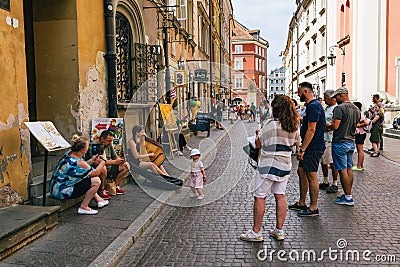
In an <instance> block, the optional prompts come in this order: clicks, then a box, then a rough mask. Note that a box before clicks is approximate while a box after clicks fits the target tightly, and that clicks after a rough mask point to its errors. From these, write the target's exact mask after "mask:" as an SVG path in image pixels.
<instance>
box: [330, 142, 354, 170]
mask: <svg viewBox="0 0 400 267" xmlns="http://www.w3.org/2000/svg"><path fill="white" fill-rule="evenodd" d="M354 148H355V145H354V143H353V142H339V143H333V144H332V158H333V164H334V165H335V169H336V170H338V171H341V170H344V169H351V167H352V166H353V164H352V159H353V154H354Z"/></svg>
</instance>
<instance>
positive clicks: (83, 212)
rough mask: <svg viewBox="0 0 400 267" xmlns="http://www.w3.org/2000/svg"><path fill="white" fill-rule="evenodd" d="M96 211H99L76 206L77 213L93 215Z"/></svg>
mask: <svg viewBox="0 0 400 267" xmlns="http://www.w3.org/2000/svg"><path fill="white" fill-rule="evenodd" d="M98 212H99V211H98V210H94V209H89V210H84V209H81V208H78V214H83V215H95V214H97V213H98Z"/></svg>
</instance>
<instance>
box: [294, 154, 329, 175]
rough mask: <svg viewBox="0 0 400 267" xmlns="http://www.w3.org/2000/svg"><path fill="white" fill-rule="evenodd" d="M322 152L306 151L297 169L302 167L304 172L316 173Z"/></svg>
mask: <svg viewBox="0 0 400 267" xmlns="http://www.w3.org/2000/svg"><path fill="white" fill-rule="evenodd" d="M323 154H324V151H323V150H322V151H307V150H306V152H305V153H304V155H303V160H302V161H300V162H299V167H302V168H303V169H304V171H305V172H317V171H318V166H319V162H320V160H321V157H322V155H323Z"/></svg>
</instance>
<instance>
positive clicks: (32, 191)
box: [29, 172, 53, 198]
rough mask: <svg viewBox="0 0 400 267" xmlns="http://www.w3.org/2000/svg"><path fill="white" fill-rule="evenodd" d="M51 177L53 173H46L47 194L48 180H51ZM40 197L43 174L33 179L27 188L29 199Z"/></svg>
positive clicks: (47, 188) (47, 190)
mask: <svg viewBox="0 0 400 267" xmlns="http://www.w3.org/2000/svg"><path fill="white" fill-rule="evenodd" d="M52 175H53V172H48V173H47V183H46V192H49V185H50V180H51V176H52ZM41 195H43V174H41V175H39V176H36V177H33V178H32V183H31V184H30V186H29V196H30V198H33V197H38V196H41Z"/></svg>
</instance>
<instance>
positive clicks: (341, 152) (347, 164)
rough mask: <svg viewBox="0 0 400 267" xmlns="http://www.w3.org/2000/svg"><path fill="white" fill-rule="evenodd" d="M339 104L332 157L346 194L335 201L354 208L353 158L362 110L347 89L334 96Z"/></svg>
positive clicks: (340, 89)
mask: <svg viewBox="0 0 400 267" xmlns="http://www.w3.org/2000/svg"><path fill="white" fill-rule="evenodd" d="M332 97H335V98H336V102H337V103H338V104H339V105H338V106H337V107H336V108H335V110H334V111H333V120H332V124H331V125H330V126H329V129H333V139H332V157H333V164H334V165H335V168H336V169H337V170H338V171H339V175H340V183H341V184H342V187H343V191H344V194H343V195H341V196H338V197H336V198H335V200H334V201H333V202H334V203H335V204H338V205H348V206H353V205H354V200H353V196H352V194H351V189H352V187H353V180H354V175H353V170H352V165H353V164H352V157H353V153H354V148H355V145H354V141H355V133H356V127H357V123H358V122H359V121H360V118H361V112H360V110H359V109H358V108H357V107H356V106H355V105H354V104H353V103H351V102H350V100H349V91H348V90H347V88H346V87H339V88H338V89H337V90H336V91H335V92H334V93H333V95H332Z"/></svg>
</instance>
